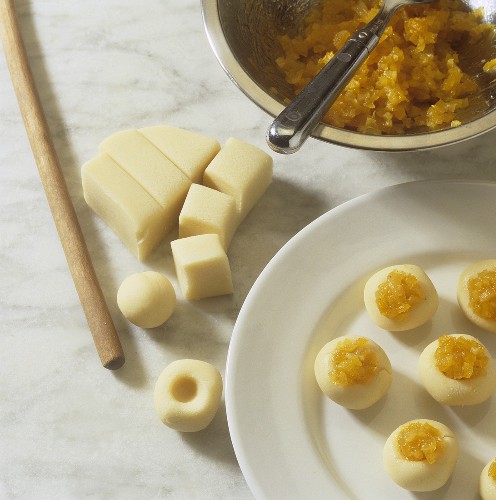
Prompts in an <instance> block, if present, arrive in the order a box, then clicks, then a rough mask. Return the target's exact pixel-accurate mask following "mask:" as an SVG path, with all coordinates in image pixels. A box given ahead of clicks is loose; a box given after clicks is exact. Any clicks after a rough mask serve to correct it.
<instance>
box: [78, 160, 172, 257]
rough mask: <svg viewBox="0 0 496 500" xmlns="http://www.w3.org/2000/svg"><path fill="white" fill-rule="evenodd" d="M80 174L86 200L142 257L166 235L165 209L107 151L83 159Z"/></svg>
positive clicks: (133, 251)
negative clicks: (91, 157) (84, 161)
mask: <svg viewBox="0 0 496 500" xmlns="http://www.w3.org/2000/svg"><path fill="white" fill-rule="evenodd" d="M81 176H82V182H83V192H84V199H85V200H86V203H87V204H88V205H89V206H90V207H91V208H92V209H93V210H94V211H95V212H96V214H98V215H99V216H100V217H101V218H102V219H103V220H104V221H105V222H106V223H107V224H108V225H109V226H110V227H111V228H112V229H113V230H114V231H115V233H116V234H117V235H118V236H119V238H120V239H121V240H122V241H123V242H124V244H125V245H126V246H127V247H128V248H129V249H130V250H131V252H132V253H133V254H134V255H135V256H136V257H137V258H138V259H140V260H143V259H145V258H146V257H147V256H148V255H149V254H150V253H151V252H152V250H153V249H154V248H155V247H156V246H157V245H158V244H159V243H160V241H161V240H162V239H163V237H164V236H165V234H164V229H165V219H166V218H167V214H166V212H165V211H164V209H163V208H162V207H161V206H160V205H159V204H158V203H157V202H156V201H155V200H154V199H153V198H152V197H151V196H150V195H149V194H148V193H147V192H146V191H145V190H144V189H143V188H142V187H141V186H140V185H139V184H138V183H137V182H136V181H135V180H134V179H133V178H132V177H130V176H129V174H127V173H126V172H125V171H124V170H123V169H122V168H121V167H119V165H117V163H115V161H114V160H112V158H110V156H108V155H106V154H100V155H98V156H97V157H96V158H93V159H92V160H90V161H88V162H86V163H85V164H84V165H83V167H82V169H81Z"/></svg>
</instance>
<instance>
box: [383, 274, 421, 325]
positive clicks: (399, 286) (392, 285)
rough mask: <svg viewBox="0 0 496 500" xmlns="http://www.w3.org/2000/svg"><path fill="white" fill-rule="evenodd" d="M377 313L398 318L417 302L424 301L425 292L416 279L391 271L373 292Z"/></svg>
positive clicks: (410, 275)
mask: <svg viewBox="0 0 496 500" xmlns="http://www.w3.org/2000/svg"><path fill="white" fill-rule="evenodd" d="M375 300H376V303H377V307H378V309H379V312H380V313H381V314H382V315H383V316H386V317H387V318H390V319H393V318H398V317H399V316H401V315H402V314H405V313H406V312H408V311H409V310H410V309H411V308H412V307H414V306H415V305H416V304H418V303H419V302H422V301H423V300H425V292H424V289H423V288H422V285H421V284H420V283H419V281H418V279H417V278H416V277H415V276H414V275H413V274H410V273H405V272H404V271H397V270H395V271H391V272H390V273H389V274H388V275H387V278H386V281H384V282H383V283H381V284H380V285H379V287H378V288H377V291H376V292H375Z"/></svg>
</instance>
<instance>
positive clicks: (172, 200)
mask: <svg viewBox="0 0 496 500" xmlns="http://www.w3.org/2000/svg"><path fill="white" fill-rule="evenodd" d="M100 151H102V152H105V153H107V154H108V155H109V156H110V157H111V158H112V159H113V160H114V161H115V162H116V163H118V164H119V166H120V167H121V168H122V169H123V170H125V171H126V172H127V173H128V174H129V175H130V176H131V177H133V179H134V180H135V181H136V182H137V183H138V184H140V185H141V186H142V187H143V188H144V189H145V190H146V191H147V192H148V193H150V195H151V196H152V197H153V198H154V199H155V200H156V201H157V202H158V204H159V205H161V206H162V207H163V208H164V209H165V211H166V213H167V214H168V215H169V217H168V219H167V221H166V226H167V227H166V232H167V231H168V230H170V229H172V228H173V227H174V226H176V225H177V219H178V217H179V212H180V211H181V208H182V205H183V202H184V199H185V198H186V194H187V193H188V189H189V187H190V186H191V181H190V180H189V179H188V177H186V175H184V174H183V173H182V172H181V170H179V168H177V167H176V166H175V165H174V164H173V163H172V162H171V161H170V160H169V159H168V158H167V157H166V156H165V155H164V154H163V153H161V152H160V151H159V150H158V149H157V148H156V147H155V146H154V145H153V144H152V143H151V142H150V141H149V140H148V139H146V138H145V137H144V136H143V135H142V134H140V133H139V132H138V131H137V130H124V131H122V132H117V133H115V134H113V135H111V136H110V137H107V138H106V139H104V141H103V142H102V143H101V144H100Z"/></svg>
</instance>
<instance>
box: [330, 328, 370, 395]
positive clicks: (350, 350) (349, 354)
mask: <svg viewBox="0 0 496 500" xmlns="http://www.w3.org/2000/svg"><path fill="white" fill-rule="evenodd" d="M331 361H332V363H331V366H332V368H331V370H330V372H329V377H330V379H331V382H334V383H335V384H337V385H344V386H347V385H356V384H365V383H367V382H369V381H370V380H371V379H372V378H373V377H374V376H375V374H376V373H377V371H378V370H379V358H378V356H377V353H376V352H374V351H373V350H372V349H371V348H370V347H369V341H368V340H367V339H366V338H363V337H358V338H356V339H344V340H342V341H340V342H338V344H337V346H336V349H335V350H334V351H333V352H332V355H331Z"/></svg>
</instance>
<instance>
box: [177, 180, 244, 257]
mask: <svg viewBox="0 0 496 500" xmlns="http://www.w3.org/2000/svg"><path fill="white" fill-rule="evenodd" d="M237 220H238V219H237V215H236V203H235V201H234V198H233V197H232V196H229V195H228V194H224V193H221V192H220V191H217V190H215V189H211V188H209V187H206V186H202V185H200V184H192V185H191V187H190V188H189V191H188V195H187V196H186V200H185V201H184V205H183V208H182V210H181V213H180V214H179V238H186V237H188V236H196V235H198V234H217V235H218V236H219V238H220V243H221V245H222V247H223V248H224V250H227V248H228V247H229V243H230V242H231V239H232V237H233V235H234V232H235V231H236V228H237Z"/></svg>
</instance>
